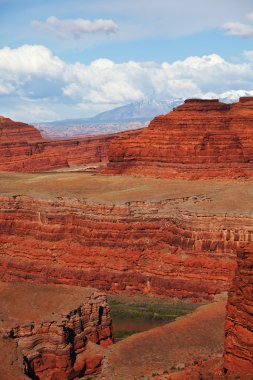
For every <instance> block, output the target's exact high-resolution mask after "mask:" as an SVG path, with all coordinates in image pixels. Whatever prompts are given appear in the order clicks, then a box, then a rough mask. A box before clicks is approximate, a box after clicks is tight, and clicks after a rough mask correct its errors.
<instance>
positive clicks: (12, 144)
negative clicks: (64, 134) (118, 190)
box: [0, 117, 135, 172]
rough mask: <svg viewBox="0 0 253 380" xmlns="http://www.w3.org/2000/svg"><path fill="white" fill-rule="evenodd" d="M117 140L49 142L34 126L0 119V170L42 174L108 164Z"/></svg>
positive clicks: (108, 137)
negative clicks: (112, 143)
mask: <svg viewBox="0 0 253 380" xmlns="http://www.w3.org/2000/svg"><path fill="white" fill-rule="evenodd" d="M122 133H123V134H124V133H125V132H122ZM129 133H130V135H131V134H132V133H135V131H130V132H129ZM116 136H117V134H115V135H113V134H112V135H109V134H108V135H104V136H94V137H86V138H78V139H65V140H49V139H48V140H47V139H44V138H42V136H41V134H40V132H39V131H38V130H37V129H36V128H34V127H33V126H32V125H29V124H25V123H19V122H15V121H13V120H11V119H8V118H5V117H0V154H1V158H2V159H1V162H0V170H1V171H17V172H40V171H48V170H57V169H60V168H69V167H74V166H82V165H86V164H93V163H99V164H103V163H104V162H107V157H108V149H109V145H110V141H111V140H112V139H113V138H115V137H116Z"/></svg>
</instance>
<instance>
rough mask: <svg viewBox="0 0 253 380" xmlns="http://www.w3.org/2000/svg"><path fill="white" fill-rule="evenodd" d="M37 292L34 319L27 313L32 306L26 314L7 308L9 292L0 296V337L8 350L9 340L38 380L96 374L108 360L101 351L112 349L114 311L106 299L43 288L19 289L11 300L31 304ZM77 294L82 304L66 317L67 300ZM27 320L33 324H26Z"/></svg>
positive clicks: (15, 288) (26, 369)
mask: <svg viewBox="0 0 253 380" xmlns="http://www.w3.org/2000/svg"><path fill="white" fill-rule="evenodd" d="M34 288H35V291H36V293H37V296H39V299H35V300H34V303H33V304H32V305H30V306H31V307H32V311H31V312H30V315H29V310H27V309H28V308H29V301H28V305H26V304H25V303H24V304H23V307H22V309H23V310H22V309H18V308H17V307H16V308H15V307H13V306H11V305H9V303H10V302H12V301H11V300H10V301H8V300H7V301H6V298H5V297H6V293H8V294H9V293H10V292H8V288H7V292H6V289H3V291H0V299H1V305H2V307H3V310H1V313H2V314H4V316H3V315H2V318H3V319H2V321H1V324H0V332H1V333H2V334H3V336H4V338H5V339H4V340H5V341H6V344H8V341H9V340H14V341H15V342H16V353H17V354H16V355H17V360H20V362H21V361H23V364H24V373H25V374H26V375H27V376H28V377H30V378H32V379H34V380H35V379H36V380H46V379H54V380H57V379H58V380H68V379H77V378H80V377H81V376H84V375H90V374H95V373H98V372H99V371H100V369H101V362H102V360H103V357H104V353H103V349H102V348H106V347H108V345H111V344H112V332H111V317H110V308H109V305H108V303H107V299H106V296H105V295H104V294H102V293H100V292H97V291H95V290H92V289H82V290H79V289H76V288H75V287H71V290H70V289H66V288H64V287H63V288H62V287H58V288H56V289H55V286H51V288H50V286H42V287H41V288H40V289H39V291H38V290H36V286H34V285H33V286H32V287H28V286H20V285H19V286H17V285H15V284H13V286H12V290H11V294H12V296H14V297H15V298H16V297H21V298H22V299H23V301H25V300H24V298H25V297H26V299H27V297H32V298H33V294H32V292H34ZM21 291H22V292H23V293H25V294H21V293H20V292H21ZM43 292H44V293H43ZM71 292H72V294H73V296H72V295H71ZM75 292H76V293H79V298H80V301H79V302H80V303H79V304H78V303H76V307H75V308H73V309H72V310H70V311H69V312H67V313H66V312H65V310H66V308H67V307H68V306H66V305H68V303H69V302H70V301H69V299H70V298H73V299H74V298H77V296H76V294H75ZM80 293H81V294H80ZM59 294H60V296H59ZM17 303H19V301H17ZM58 303H60V304H61V309H62V310H61V311H59V310H57V309H59V305H58ZM73 303H74V301H72V304H73ZM34 309H36V311H37V315H36V316H34V314H35V313H34ZM49 310H50V311H51V315H49ZM5 312H6V313H5ZM29 317H30V318H33V319H31V320H30V321H28V320H27V319H28V318H29ZM0 339H2V338H1V336H0ZM100 347H101V348H100ZM0 369H1V364H0ZM10 378H12V377H10Z"/></svg>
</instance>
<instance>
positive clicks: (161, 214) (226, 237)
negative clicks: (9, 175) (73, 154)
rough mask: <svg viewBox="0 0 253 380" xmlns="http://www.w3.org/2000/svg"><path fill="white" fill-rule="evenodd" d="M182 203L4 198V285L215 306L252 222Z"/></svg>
mask: <svg viewBox="0 0 253 380" xmlns="http://www.w3.org/2000/svg"><path fill="white" fill-rule="evenodd" d="M178 202H182V200H164V201H161V202H129V203H126V204H119V205H111V204H98V203H92V202H86V201H84V200H83V201H78V200H75V199H58V200H54V201H53V200H51V201H50V200H42V199H40V200H39V199H33V198H30V197H27V196H13V197H1V199H0V204H1V210H0V236H1V242H2V244H1V247H0V278H1V279H2V280H3V281H35V282H41V283H64V284H74V285H81V286H93V287H97V288H100V289H106V290H109V291H112V292H123V291H127V292H143V293H154V294H158V295H159V294H160V295H167V296H172V297H173V296H175V297H179V298H183V297H190V298H197V299H198V298H207V299H212V298H213V296H214V295H215V294H217V293H221V292H223V291H226V290H228V287H229V283H230V280H231V278H232V276H233V272H234V268H235V256H234V249H236V247H238V246H239V244H240V241H249V240H250V239H251V238H252V219H251V218H249V217H243V216H241V217H240V216H238V217H236V218H235V217H229V216H227V217H226V218H225V219H224V215H221V216H215V217H214V216H213V215H206V214H203V215H201V214H198V213H194V212H183V211H180V210H178V209H177V208H176V205H177V203H178ZM173 209H174V211H173ZM242 225H243V226H244V229H242V228H241V226H242Z"/></svg>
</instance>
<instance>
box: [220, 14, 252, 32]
mask: <svg viewBox="0 0 253 380" xmlns="http://www.w3.org/2000/svg"><path fill="white" fill-rule="evenodd" d="M246 18H247V19H248V20H249V21H253V12H250V13H247V14H246ZM222 27H223V29H225V31H226V34H228V35H229V36H238V37H242V38H251V37H253V24H245V23H242V22H238V21H236V22H226V23H225V24H223V26H222Z"/></svg>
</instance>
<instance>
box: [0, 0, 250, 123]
mask: <svg viewBox="0 0 253 380" xmlns="http://www.w3.org/2000/svg"><path fill="white" fill-rule="evenodd" d="M252 79H253V2H252V0H240V1H238V0H205V1H203V0H202V1H200V0H191V1H189V0H145V1H144V0H135V1H134V0H128V1H127V2H126V1H125V0H61V1H57V0H55V1H53V0H51V1H48V0H43V1H42V0H0V97H1V108H2V109H1V110H0V114H4V115H6V116H10V117H13V118H16V119H20V120H25V121H37V120H52V119H61V118H68V117H69V118H73V117H85V116H90V115H93V114H96V113H97V112H100V111H104V110H106V109H110V108H113V107H116V106H120V105H122V104H127V103H130V102H132V101H138V100H143V99H145V98H155V99H157V100H159V99H160V100H164V99H172V98H179V97H180V98H181V97H182V98H184V97H193V96H199V97H207V96H209V97H215V96H223V97H225V96H231V97H233V98H235V99H236V98H237V97H238V96H241V95H244V94H250V95H251V94H252V95H253V86H252Z"/></svg>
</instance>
